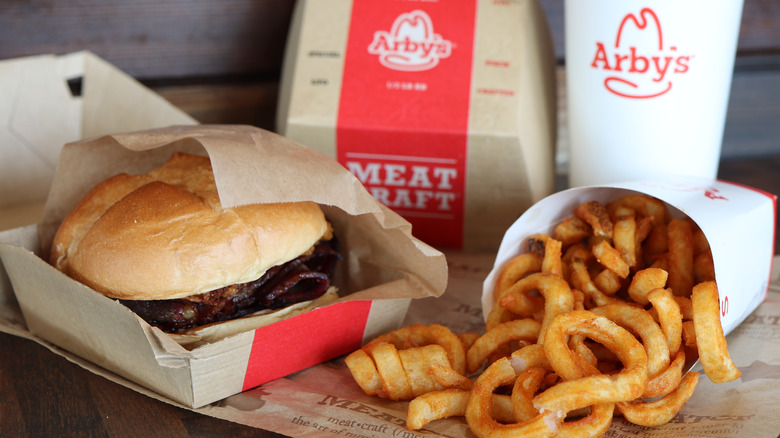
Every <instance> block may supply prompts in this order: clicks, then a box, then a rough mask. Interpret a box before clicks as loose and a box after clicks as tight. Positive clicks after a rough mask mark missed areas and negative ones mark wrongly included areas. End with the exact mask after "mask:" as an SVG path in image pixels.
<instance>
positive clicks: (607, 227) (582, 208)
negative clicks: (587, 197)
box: [574, 201, 613, 239]
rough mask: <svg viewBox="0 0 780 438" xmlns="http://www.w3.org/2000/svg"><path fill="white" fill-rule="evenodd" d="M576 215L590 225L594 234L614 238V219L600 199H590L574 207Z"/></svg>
mask: <svg viewBox="0 0 780 438" xmlns="http://www.w3.org/2000/svg"><path fill="white" fill-rule="evenodd" d="M574 216H576V217H578V218H580V219H581V220H582V221H584V222H585V223H587V224H588V225H590V227H591V228H592V229H593V234H594V235H595V236H598V237H606V238H607V239H612V226H613V225H612V220H611V219H610V218H609V213H608V212H607V209H606V208H605V207H604V205H602V204H601V203H600V202H598V201H588V202H585V203H583V204H580V205H579V206H577V208H575V209H574Z"/></svg>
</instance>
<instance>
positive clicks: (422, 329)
mask: <svg viewBox="0 0 780 438" xmlns="http://www.w3.org/2000/svg"><path fill="white" fill-rule="evenodd" d="M382 342H387V343H390V344H393V345H395V347H396V348H398V349H399V350H403V349H405V348H412V347H422V346H425V345H430V344H437V345H441V346H442V347H444V350H446V351H447V359H449V361H450V365H452V368H453V369H454V370H455V371H457V372H459V373H461V374H465V373H466V350H465V349H464V348H463V343H462V342H461V340H460V339H458V336H457V335H456V334H455V333H453V332H452V330H450V329H449V328H447V327H445V326H443V325H440V324H430V325H422V324H412V325H410V326H407V327H402V328H400V329H397V330H393V331H391V332H390V333H387V334H384V335H381V336H379V337H377V338H375V339H373V340H372V341H371V342H369V343H368V344H367V345H366V346H364V347H363V348H364V349H365V348H366V347H368V346H369V345H371V344H374V343H382Z"/></svg>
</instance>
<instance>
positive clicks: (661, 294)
mask: <svg viewBox="0 0 780 438" xmlns="http://www.w3.org/2000/svg"><path fill="white" fill-rule="evenodd" d="M647 299H648V301H650V303H651V304H652V305H653V309H655V311H656V314H657V315H658V323H659V324H660V325H661V330H663V332H664V336H666V343H667V344H668V345H669V352H670V353H671V354H676V353H677V350H679V349H680V345H681V344H682V322H683V315H682V311H680V305H679V304H677V301H676V300H675V299H674V295H673V294H672V291H671V290H669V289H664V288H658V289H653V290H652V291H651V292H650V293H649V294H647Z"/></svg>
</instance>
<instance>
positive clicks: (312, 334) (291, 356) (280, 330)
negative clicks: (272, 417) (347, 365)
mask: <svg viewBox="0 0 780 438" xmlns="http://www.w3.org/2000/svg"><path fill="white" fill-rule="evenodd" d="M369 310H371V301H348V302H345V303H338V304H333V305H331V306H328V307H325V308H321V309H315V310H312V311H310V312H306V313H303V314H301V315H298V316H296V317H293V318H289V319H285V320H282V321H279V322H277V323H274V324H271V325H268V326H265V327H260V328H259V329H257V330H255V338H254V341H253V342H252V351H251V353H250V354H249V363H248V364H247V369H246V374H245V376H244V387H243V390H244V391H245V390H247V389H250V388H254V387H255V386H258V385H262V384H263V383H266V382H269V381H271V380H274V379H278V378H280V377H284V376H286V375H289V374H292V373H294V372H296V371H300V370H302V369H305V368H308V367H310V366H314V365H317V364H320V363H322V362H325V361H327V360H330V359H333V358H334V357H337V356H340V355H342V354H346V353H348V352H350V351H353V350H356V349H358V348H360V345H361V343H362V341H363V332H364V331H365V327H366V321H367V320H368V312H369Z"/></svg>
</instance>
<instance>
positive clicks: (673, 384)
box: [642, 349, 686, 398]
mask: <svg viewBox="0 0 780 438" xmlns="http://www.w3.org/2000/svg"><path fill="white" fill-rule="evenodd" d="M685 359H686V358H685V350H684V349H681V350H680V351H678V352H677V354H676V355H675V357H674V360H673V361H672V363H671V364H669V366H668V367H667V368H666V369H665V370H664V371H662V372H661V373H659V374H657V375H655V376H654V377H653V378H651V379H650V380H648V381H647V385H645V392H643V393H642V397H643V398H656V397H662V396H664V395H666V394H668V393H670V392H672V391H673V390H674V388H677V386H679V385H680V379H682V375H683V368H684V367H685Z"/></svg>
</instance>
